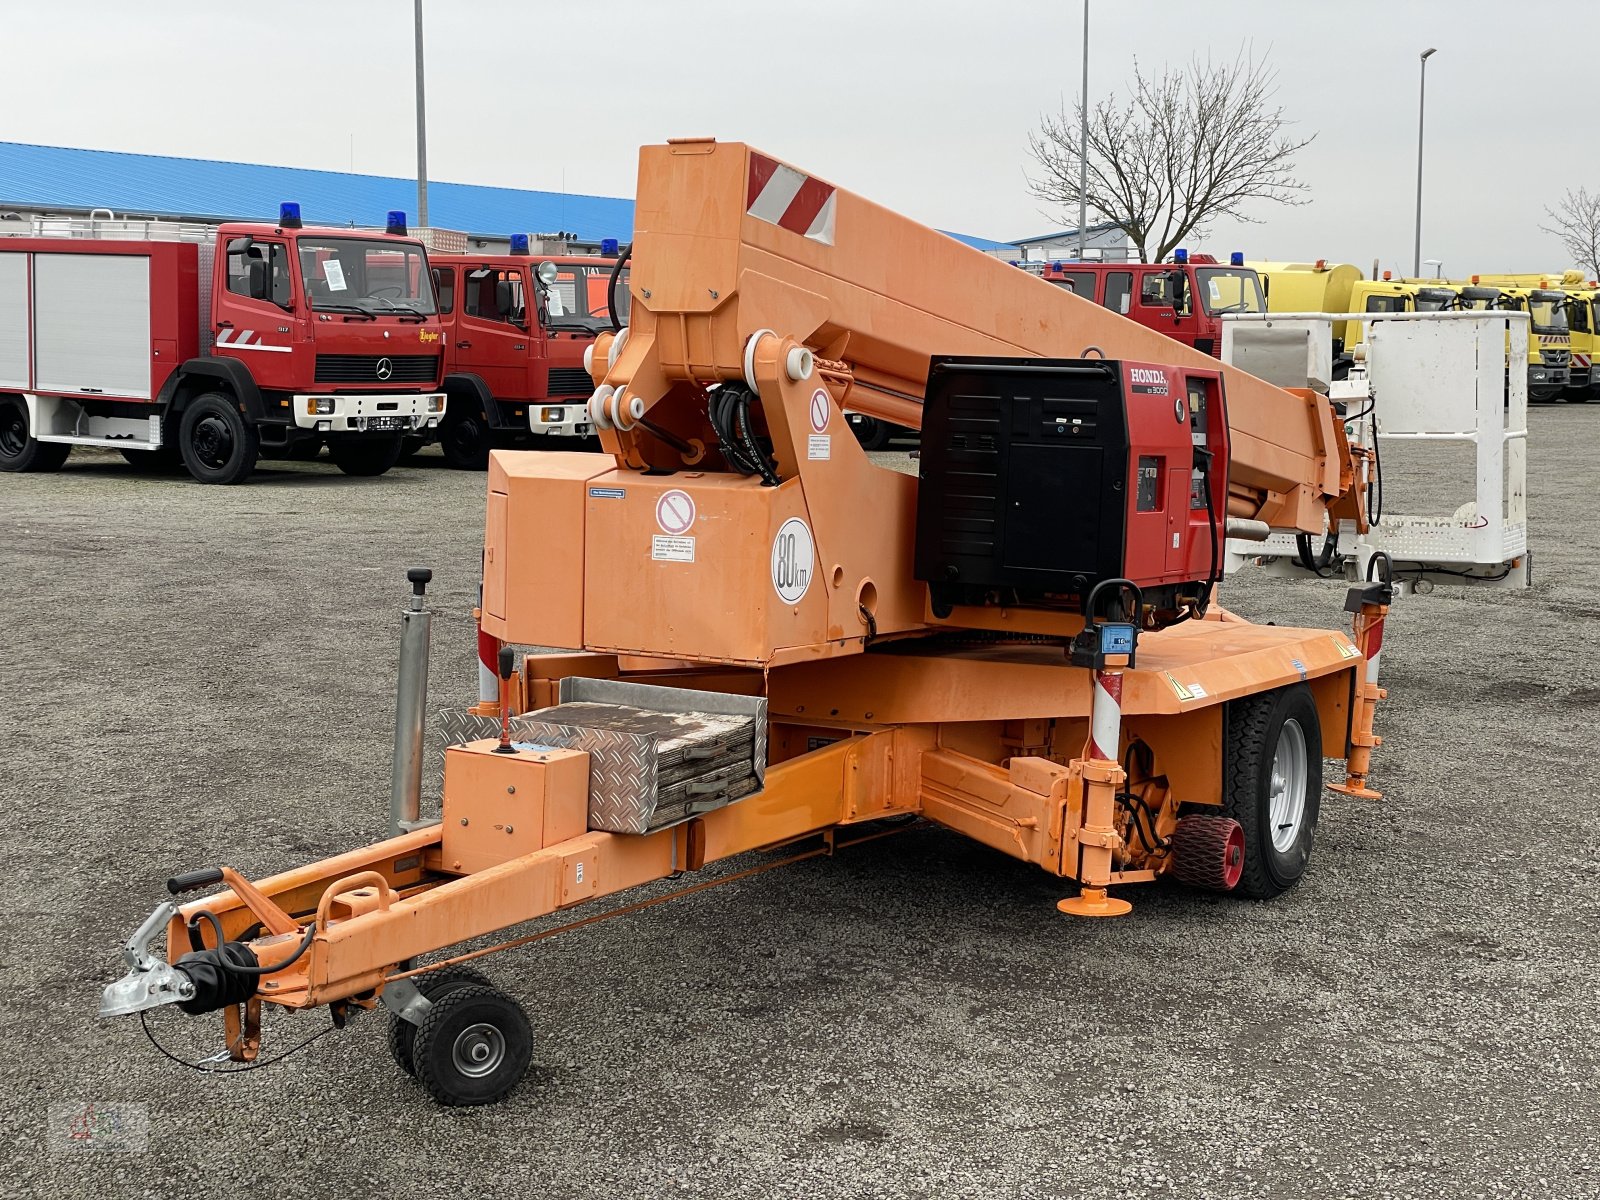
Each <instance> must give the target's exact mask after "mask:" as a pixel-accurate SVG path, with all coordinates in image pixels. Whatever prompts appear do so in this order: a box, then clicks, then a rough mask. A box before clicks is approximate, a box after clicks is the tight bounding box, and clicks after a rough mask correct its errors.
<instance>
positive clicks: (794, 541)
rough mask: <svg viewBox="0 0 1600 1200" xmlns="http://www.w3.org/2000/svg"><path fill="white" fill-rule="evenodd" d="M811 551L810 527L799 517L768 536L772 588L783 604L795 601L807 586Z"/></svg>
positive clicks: (809, 584)
mask: <svg viewBox="0 0 1600 1200" xmlns="http://www.w3.org/2000/svg"><path fill="white" fill-rule="evenodd" d="M815 553H816V551H815V548H814V547H813V546H812V544H811V530H810V529H809V528H808V527H807V525H806V523H805V522H804V521H802V520H801V519H800V518H799V517H790V518H789V519H788V520H787V521H785V522H784V523H783V524H782V525H780V526H778V536H777V537H775V538H773V539H772V587H773V590H775V591H776V592H777V593H778V599H780V600H782V601H783V602H784V603H785V604H798V603H799V602H800V598H801V597H802V596H804V595H805V594H806V590H807V589H808V588H810V586H811V560H812V558H813V556H814V555H815Z"/></svg>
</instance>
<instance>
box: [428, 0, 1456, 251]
mask: <svg viewBox="0 0 1600 1200" xmlns="http://www.w3.org/2000/svg"><path fill="white" fill-rule="evenodd" d="M417 2H418V3H419V4H420V3H421V2H422V0H417ZM1437 53H1439V48H1438V47H1437V46H1429V47H1428V48H1427V49H1426V50H1424V51H1423V52H1422V59H1421V63H1422V77H1421V82H1420V85H1419V87H1418V90H1417V242H1416V253H1415V255H1414V256H1413V261H1412V264H1411V278H1413V279H1421V278H1422V118H1423V116H1424V114H1425V113H1426V112H1427V103H1428V60H1429V59H1430V58H1432V57H1433V56H1434V55H1435V54H1437Z"/></svg>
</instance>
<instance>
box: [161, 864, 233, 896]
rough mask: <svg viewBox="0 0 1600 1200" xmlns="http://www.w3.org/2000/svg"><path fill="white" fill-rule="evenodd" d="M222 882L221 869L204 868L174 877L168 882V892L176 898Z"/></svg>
mask: <svg viewBox="0 0 1600 1200" xmlns="http://www.w3.org/2000/svg"><path fill="white" fill-rule="evenodd" d="M221 882H222V868H221V867H202V868H201V869H200V870H198V871H185V872H184V873H183V874H182V875H174V876H173V877H172V878H171V879H169V880H167V891H169V892H171V893H172V894H173V895H174V896H176V895H179V894H180V893H182V892H192V891H195V890H196V889H198V888H203V887H210V886H211V885H212V884H214V883H221Z"/></svg>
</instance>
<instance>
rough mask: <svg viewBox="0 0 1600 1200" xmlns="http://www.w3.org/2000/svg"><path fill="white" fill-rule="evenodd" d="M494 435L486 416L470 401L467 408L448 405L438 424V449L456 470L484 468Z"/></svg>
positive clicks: (487, 461) (484, 469)
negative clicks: (442, 419) (442, 418)
mask: <svg viewBox="0 0 1600 1200" xmlns="http://www.w3.org/2000/svg"><path fill="white" fill-rule="evenodd" d="M492 442H493V437H492V435H491V434H490V432H489V418H488V417H487V416H485V415H484V413H483V411H482V410H481V409H479V408H478V407H476V406H475V405H472V404H471V403H470V402H469V405H468V407H467V408H464V409H458V408H456V407H454V406H451V407H450V408H449V409H447V410H446V411H445V414H444V421H443V422H441V423H440V425H439V449H440V451H442V452H443V454H444V460H445V462H447V463H449V464H450V465H451V466H452V467H454V468H455V469H456V470H458V471H486V470H488V468H489V451H490V449H492Z"/></svg>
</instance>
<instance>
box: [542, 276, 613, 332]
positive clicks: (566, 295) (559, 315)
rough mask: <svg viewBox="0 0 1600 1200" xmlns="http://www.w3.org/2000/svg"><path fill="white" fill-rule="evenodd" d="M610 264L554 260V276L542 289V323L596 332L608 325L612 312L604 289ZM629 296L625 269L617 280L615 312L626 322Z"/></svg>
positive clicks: (607, 282) (609, 278)
mask: <svg viewBox="0 0 1600 1200" xmlns="http://www.w3.org/2000/svg"><path fill="white" fill-rule="evenodd" d="M611 271H612V266H611V264H609V263H572V262H565V263H564V262H557V263H556V277H555V281H554V282H552V283H551V284H550V285H549V286H548V287H546V288H544V312H545V324H546V325H549V326H550V327H551V328H568V329H585V330H588V331H589V332H591V333H599V332H600V331H602V330H605V329H610V328H611V313H610V310H609V309H608V307H607V304H606V289H607V288H608V287H609V286H610V284H611ZM631 300H632V296H631V295H630V294H629V292H628V268H626V267H624V268H623V269H622V276H621V278H619V279H618V280H617V315H618V316H619V317H621V319H622V323H623V324H624V325H626V324H627V323H628V309H629V303H630V301H631Z"/></svg>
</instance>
